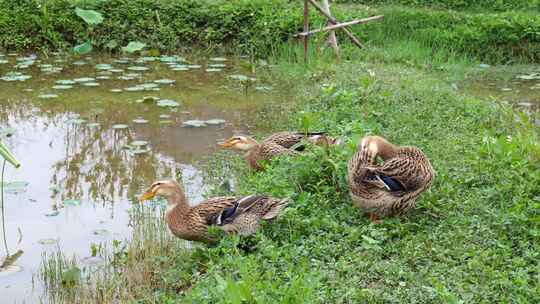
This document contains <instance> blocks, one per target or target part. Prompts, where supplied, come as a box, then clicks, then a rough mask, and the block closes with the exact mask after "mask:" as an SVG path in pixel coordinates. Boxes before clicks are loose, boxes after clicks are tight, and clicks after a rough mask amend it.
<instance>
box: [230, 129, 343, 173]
mask: <svg viewBox="0 0 540 304" xmlns="http://www.w3.org/2000/svg"><path fill="white" fill-rule="evenodd" d="M303 140H305V141H307V142H310V143H313V144H322V145H327V146H328V145H336V144H340V140H339V139H335V138H330V137H328V136H327V135H326V133H325V132H310V133H301V132H279V133H275V134H273V135H271V136H270V137H268V138H266V139H265V140H264V141H262V142H261V143H258V142H257V141H256V140H255V139H253V138H251V137H249V136H243V135H238V136H233V137H231V138H229V139H227V140H226V141H224V142H223V143H219V146H220V147H221V148H224V149H233V150H238V151H244V152H246V154H245V158H246V161H247V162H248V164H249V166H250V167H251V168H252V169H254V170H256V171H260V170H262V166H261V162H262V161H265V160H270V159H272V158H273V157H275V156H277V155H282V154H289V155H294V154H296V153H298V152H300V151H303V150H304V149H305V148H306V147H305V145H302V144H301V142H302V141H303Z"/></svg>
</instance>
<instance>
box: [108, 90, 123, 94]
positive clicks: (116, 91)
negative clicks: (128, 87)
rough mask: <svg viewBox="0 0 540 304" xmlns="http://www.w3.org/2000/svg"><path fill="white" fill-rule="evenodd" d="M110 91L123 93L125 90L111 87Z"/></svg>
mask: <svg viewBox="0 0 540 304" xmlns="http://www.w3.org/2000/svg"><path fill="white" fill-rule="evenodd" d="M109 91H110V92H112V93H122V92H123V91H122V89H110V90H109Z"/></svg>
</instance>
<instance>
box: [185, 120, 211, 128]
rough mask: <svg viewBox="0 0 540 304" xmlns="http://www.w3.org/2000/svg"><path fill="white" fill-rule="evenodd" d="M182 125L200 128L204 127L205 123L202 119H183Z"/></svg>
mask: <svg viewBox="0 0 540 304" xmlns="http://www.w3.org/2000/svg"><path fill="white" fill-rule="evenodd" d="M182 126H184V127H190V128H201V127H206V126H207V125H206V123H205V122H204V121H202V120H188V121H184V122H183V123H182Z"/></svg>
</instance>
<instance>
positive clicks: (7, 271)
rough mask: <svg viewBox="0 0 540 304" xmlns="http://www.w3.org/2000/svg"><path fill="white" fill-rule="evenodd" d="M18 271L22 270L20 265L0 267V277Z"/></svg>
mask: <svg viewBox="0 0 540 304" xmlns="http://www.w3.org/2000/svg"><path fill="white" fill-rule="evenodd" d="M20 271H22V267H21V266H17V265H9V266H6V267H3V268H1V269H0V277H4V276H8V275H10V274H14V273H17V272H20Z"/></svg>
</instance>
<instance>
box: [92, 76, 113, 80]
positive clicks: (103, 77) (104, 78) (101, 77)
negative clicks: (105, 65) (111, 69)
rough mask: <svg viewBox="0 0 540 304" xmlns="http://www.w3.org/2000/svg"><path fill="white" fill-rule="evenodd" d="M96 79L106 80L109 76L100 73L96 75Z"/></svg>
mask: <svg viewBox="0 0 540 304" xmlns="http://www.w3.org/2000/svg"><path fill="white" fill-rule="evenodd" d="M96 79H99V80H108V79H111V76H107V75H101V76H96Z"/></svg>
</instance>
